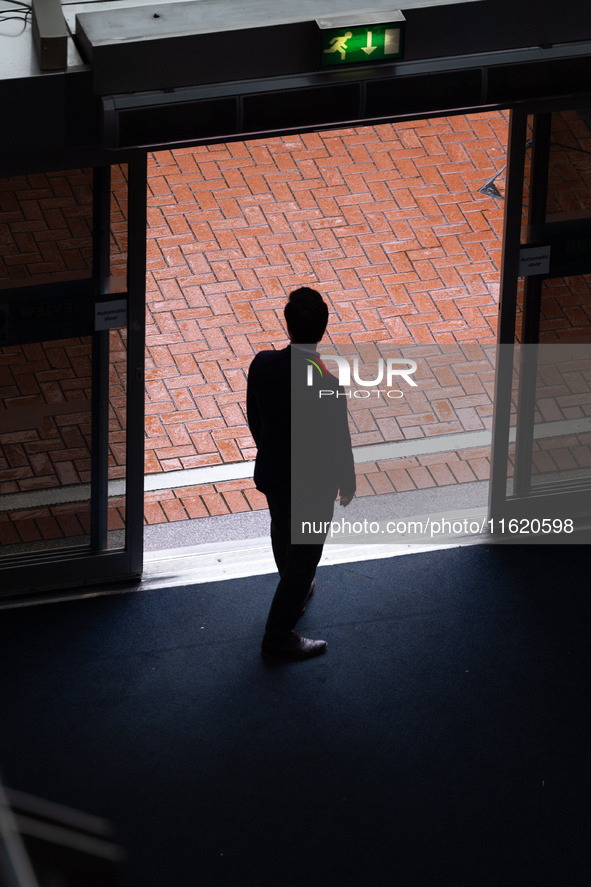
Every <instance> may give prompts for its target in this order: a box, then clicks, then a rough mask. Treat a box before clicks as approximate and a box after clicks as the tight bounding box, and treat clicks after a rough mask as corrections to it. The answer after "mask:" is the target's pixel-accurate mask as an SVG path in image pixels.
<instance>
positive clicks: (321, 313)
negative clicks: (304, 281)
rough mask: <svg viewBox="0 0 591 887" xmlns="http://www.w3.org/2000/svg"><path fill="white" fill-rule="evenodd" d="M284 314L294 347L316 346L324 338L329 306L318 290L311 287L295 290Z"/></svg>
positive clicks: (290, 296)
mask: <svg viewBox="0 0 591 887" xmlns="http://www.w3.org/2000/svg"><path fill="white" fill-rule="evenodd" d="M283 313H284V315H285V323H286V324H287V332H288V333H289V338H290V339H291V341H292V342H293V343H294V345H312V344H316V343H317V342H319V341H320V340H321V338H322V337H323V335H324V332H325V330H326V325H327V323H328V306H327V304H326V302H325V301H324V299H323V298H322V296H321V295H320V293H319V292H317V290H313V289H311V288H310V287H309V286H301V287H300V288H299V289H297V290H294V291H293V292H292V293H290V295H289V300H288V302H287V304H286V306H285V308H284V311H283Z"/></svg>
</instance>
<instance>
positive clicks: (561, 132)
mask: <svg viewBox="0 0 591 887" xmlns="http://www.w3.org/2000/svg"><path fill="white" fill-rule="evenodd" d="M546 212H547V215H548V217H554V218H556V217H560V215H564V214H565V213H582V214H585V215H591V109H583V110H576V111H560V112H558V111H557V112H554V113H553V114H552V135H551V140H550V159H549V169H548V198H547V205H546ZM549 220H550V218H549Z"/></svg>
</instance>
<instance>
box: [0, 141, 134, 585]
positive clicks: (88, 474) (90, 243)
mask: <svg viewBox="0 0 591 887" xmlns="http://www.w3.org/2000/svg"><path fill="white" fill-rule="evenodd" d="M130 182H132V183H133V185H132V189H131V190H132V191H133V194H131V193H130ZM0 232H1V236H0V597H1V596H11V595H13V594H21V593H26V592H29V591H32V590H37V589H51V588H60V589H61V588H64V587H74V586H80V585H84V584H91V583H95V582H97V581H109V580H111V579H118V578H123V577H125V576H133V575H138V574H139V573H140V572H141V559H142V558H141V539H142V533H143V527H142V520H141V509H138V507H137V505H135V506H134V505H132V506H131V507H130V506H129V502H130V500H132V499H133V500H135V499H136V498H139V499H140V501H141V500H142V494H143V489H142V486H141V479H142V477H143V473H141V474H140V473H139V472H138V471H134V472H132V476H131V477H130V473H129V472H128V466H129V465H137V463H138V462H139V463H140V464H142V463H143V412H142V411H143V338H144V329H143V326H144V324H143V316H144V274H145V252H144V249H145V247H142V244H144V243H145V158H141V159H140V160H139V161H136V162H134V163H126V164H124V165H122V166H117V167H108V166H107V167H98V168H94V169H82V170H67V171H64V170H58V171H52V172H47V173H43V174H35V175H27V176H13V177H11V178H10V179H4V180H0ZM140 232H141V237H140ZM130 241H132V242H133V243H135V244H136V245H137V249H136V250H135V251H134V250H131V251H130V249H129V243H130ZM130 414H131V415H133V416H135V418H136V422H135V423H134V425H133V428H134V431H133V432H132V433H131V434H130V433H129V428H130V427H131V426H130V424H129V416H130ZM138 485H139V487H138ZM130 513H131V514H132V515H133V516H134V518H133V521H132V522H131V523H130V520H129V514H130ZM138 524H139V525H138Z"/></svg>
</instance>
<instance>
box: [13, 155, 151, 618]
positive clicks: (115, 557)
mask: <svg viewBox="0 0 591 887" xmlns="http://www.w3.org/2000/svg"><path fill="white" fill-rule="evenodd" d="M121 162H124V163H126V164H127V167H128V255H127V292H126V293H117V298H118V299H119V298H121V299H122V298H127V395H126V410H127V426H126V483H125V509H126V510H125V514H126V520H125V545H124V547H123V548H120V549H113V550H107V548H106V540H107V507H108V477H107V455H108V451H107V446H108V397H107V394H108V389H107V385H108V373H109V351H108V348H109V342H108V332H106V333H103V332H96V331H95V332H94V333H93V334H92V358H93V360H92V375H93V377H92V394H93V396H92V442H93V445H92V451H91V484H90V486H91V498H90V513H91V530H90V545H89V547H84V548H82V547H81V548H69V549H68V548H66V547H63V548H56V549H55V550H45V551H42V552H31V553H25V554H16V555H12V556H6V557H5V558H4V560H3V561H1V562H0V601H3V602H6V601H8V600H10V599H11V598H12V597H13V596H18V597H21V596H22V595H25V594H34V593H36V592H43V591H44V590H49V589H51V590H55V589H64V588H74V587H75V588H77V589H79V588H80V587H83V586H87V585H88V586H90V585H96V584H97V583H99V582H101V583H108V582H112V581H115V580H124V579H127V580H129V579H132V578H136V577H137V578H139V577H140V576H141V572H142V565H143V490H144V346H145V289H146V286H145V269H146V188H147V154H146V152H145V151H138V152H134V153H133V154H130V155H128V156H125V157H122V158H121ZM78 165H80V166H85V167H88V166H90V165H92V164H89V163H88V159H87V158H85V157H80V158H79V160H78V163H76V160H74V162H73V163H72V162H71V161H70V162H69V163H68V166H67V169H71V168H72V167H73V166H74V167H75V166H78ZM59 168H66V167H65V165H64V164H63V163H62V164H60V166H59V167H58V169H59ZM55 169H56V167H55V166H54V167H53V170H55ZM110 172H111V166H110V164H109V163H102V164H98V165H94V166H93V234H92V237H93V268H92V277H91V278H89V280H88V283H86V282H84V283H83V284H82V286H80V287H77V288H76V289H77V293H78V296H79V297H82V298H85V299H86V298H88V299H91V300H94V301H103V300H104V299H105V298H108V296H109V289H108V278H109V237H110V227H109V212H110V182H111V176H110ZM54 286H55V285H45V286H44V285H39V286H38V287H37V288H36V289H38V291H39V295H40V296H42V297H43V295H44V294H46V293H49V292H51V290H52V287H54ZM20 292H21V293H22V290H21V291H20ZM16 294H17V291H12V295H13V296H15V295H16ZM10 295H11V291H10V290H4V291H3V296H6V297H7V299H9V298H10ZM84 334H85V335H87V334H88V333H87V331H85V333H84Z"/></svg>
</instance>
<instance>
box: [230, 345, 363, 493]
mask: <svg viewBox="0 0 591 887" xmlns="http://www.w3.org/2000/svg"><path fill="white" fill-rule="evenodd" d="M314 355H316V356H317V352H310V351H304V350H302V349H301V348H298V347H296V346H291V345H288V346H287V348H284V349H282V350H281V351H261V352H260V353H259V354H257V355H256V357H255V358H254V360H253V361H252V363H251V365H250V368H249V372H248V387H247V400H246V405H247V414H248V424H249V426H250V430H251V433H252V436H253V438H254V441H255V443H256V445H257V458H256V463H255V471H254V480H255V484H256V486H257V489H259V490H261V492H263V493H265V495H267V496H269V497H270V498H272V499H275V500H276V501H278V502H283V503H286V504H287V503H289V502H291V501H293V499H294V496H295V495H297V496H298V497H299V496H303V497H304V498H305V499H306V500H310V499H314V498H316V497H320V498H321V499H323V500H324V501H326V499H327V498H328V499H331V500H332V501H334V499H335V498H336V495H337V493H338V492H339V491H340V493H341V495H345V496H347V495H353V494H354V493H355V469H354V465H353V453H352V449H351V437H350V434H349V425H348V420H347V399H346V397H344V392H343V390H342V388H339V385H338V381H337V379H336V378H335V377H334V376H333V375H331V374H330V373H328V374H327V375H324V376H323V377H320V374H319V373H318V372H317V370H316V369H314V370H313V371H312V382H313V384H312V385H309V384H308V379H309V377H308V366H309V365H310V364H309V360H308V358H309V357H310V356H314ZM321 390H322V391H323V392H324V394H323V396H322V397H319V393H320V391H321ZM337 392H340V393H341V396H340V397H337Z"/></svg>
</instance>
